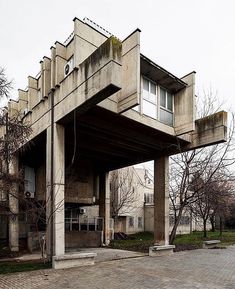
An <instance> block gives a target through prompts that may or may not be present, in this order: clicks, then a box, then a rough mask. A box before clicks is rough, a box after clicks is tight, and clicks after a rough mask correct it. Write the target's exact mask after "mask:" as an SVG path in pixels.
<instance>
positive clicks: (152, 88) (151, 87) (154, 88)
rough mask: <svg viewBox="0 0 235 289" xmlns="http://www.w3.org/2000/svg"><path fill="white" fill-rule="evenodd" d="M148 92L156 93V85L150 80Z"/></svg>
mask: <svg viewBox="0 0 235 289" xmlns="http://www.w3.org/2000/svg"><path fill="white" fill-rule="evenodd" d="M150 92H151V93H152V94H156V85H155V84H154V83H152V82H150Z"/></svg>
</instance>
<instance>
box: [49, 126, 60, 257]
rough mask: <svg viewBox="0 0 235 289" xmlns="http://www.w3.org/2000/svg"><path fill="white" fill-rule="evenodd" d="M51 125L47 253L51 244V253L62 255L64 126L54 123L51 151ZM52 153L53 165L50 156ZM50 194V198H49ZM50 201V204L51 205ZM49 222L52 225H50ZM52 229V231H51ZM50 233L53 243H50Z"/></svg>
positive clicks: (50, 131)
mask: <svg viewBox="0 0 235 289" xmlns="http://www.w3.org/2000/svg"><path fill="white" fill-rule="evenodd" d="M51 134H52V130H51V127H49V128H48V129H47V163H46V183H47V254H49V256H51V245H53V253H52V254H53V255H56V256H59V255H63V254H64V252H65V233H64V227H65V224H64V222H65V221H64V187H65V151H64V146H65V143H64V141H65V140H64V127H63V126H62V125H59V124H54V132H53V135H54V137H53V151H52V146H51ZM52 154H53V166H52V158H51V155H52ZM52 169H53V186H52V192H51V177H52V175H51V170H52ZM51 195H52V200H51ZM51 201H52V206H51ZM51 222H52V223H53V225H51ZM51 230H53V232H51ZM51 234H52V235H53V243H51Z"/></svg>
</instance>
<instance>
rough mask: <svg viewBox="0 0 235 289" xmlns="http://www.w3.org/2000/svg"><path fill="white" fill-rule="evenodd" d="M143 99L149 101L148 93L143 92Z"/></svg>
mask: <svg viewBox="0 0 235 289" xmlns="http://www.w3.org/2000/svg"><path fill="white" fill-rule="evenodd" d="M143 99H147V100H148V99H149V92H148V91H147V90H143Z"/></svg>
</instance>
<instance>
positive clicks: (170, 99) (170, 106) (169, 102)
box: [167, 92, 173, 111]
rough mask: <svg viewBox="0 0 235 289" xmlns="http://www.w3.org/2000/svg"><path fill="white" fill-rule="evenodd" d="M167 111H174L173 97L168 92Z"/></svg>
mask: <svg viewBox="0 0 235 289" xmlns="http://www.w3.org/2000/svg"><path fill="white" fill-rule="evenodd" d="M167 109H169V110H170V111H172V110H173V96H172V94H171V93H169V92H167Z"/></svg>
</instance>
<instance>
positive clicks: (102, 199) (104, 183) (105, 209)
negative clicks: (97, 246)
mask: <svg viewBox="0 0 235 289" xmlns="http://www.w3.org/2000/svg"><path fill="white" fill-rule="evenodd" d="M99 184H100V192H99V215H100V217H102V218H104V226H103V232H104V234H103V238H104V239H103V243H104V244H105V245H109V243H110V233H109V220H110V187H109V173H104V174H101V175H100V182H99Z"/></svg>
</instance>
